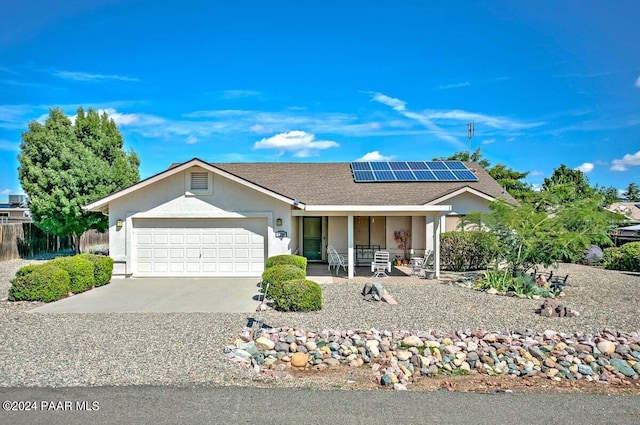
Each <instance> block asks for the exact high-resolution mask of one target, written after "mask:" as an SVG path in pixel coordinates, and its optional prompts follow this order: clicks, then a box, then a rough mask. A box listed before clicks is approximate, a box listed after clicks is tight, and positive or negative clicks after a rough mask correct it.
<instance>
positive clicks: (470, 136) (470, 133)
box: [467, 121, 475, 161]
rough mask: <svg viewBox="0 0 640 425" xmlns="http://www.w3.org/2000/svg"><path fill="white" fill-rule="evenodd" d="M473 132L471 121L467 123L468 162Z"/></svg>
mask: <svg viewBox="0 0 640 425" xmlns="http://www.w3.org/2000/svg"><path fill="white" fill-rule="evenodd" d="M474 130H475V128H474V122H473V121H471V122H469V123H467V139H469V158H468V161H471V139H472V138H473V132H474Z"/></svg>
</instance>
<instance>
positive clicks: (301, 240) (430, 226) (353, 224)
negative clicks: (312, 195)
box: [292, 205, 451, 279]
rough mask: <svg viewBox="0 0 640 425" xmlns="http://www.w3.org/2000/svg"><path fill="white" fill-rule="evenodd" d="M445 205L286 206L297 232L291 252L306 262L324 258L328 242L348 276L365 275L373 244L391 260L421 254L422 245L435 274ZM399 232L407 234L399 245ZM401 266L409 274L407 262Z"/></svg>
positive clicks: (367, 274) (369, 274) (448, 206)
mask: <svg viewBox="0 0 640 425" xmlns="http://www.w3.org/2000/svg"><path fill="white" fill-rule="evenodd" d="M450 211H451V206H450V205H408V206H407V205H403V206H398V205H353V206H348V205H347V206H344V205H340V206H311V205H306V206H305V208H304V209H297V210H296V209H294V210H292V218H293V223H292V225H293V227H294V229H295V230H296V232H295V234H296V235H297V238H296V239H297V240H295V241H294V244H296V245H297V249H296V252H294V253H297V254H298V255H303V256H305V257H307V259H308V260H309V263H310V264H313V263H315V262H326V261H327V247H328V246H332V247H334V248H335V249H336V251H338V252H339V253H342V254H344V256H345V258H346V259H347V262H348V270H347V273H346V278H347V279H353V278H354V277H357V276H366V277H369V278H370V276H371V273H370V269H369V263H370V259H369V256H371V257H372V255H373V252H374V251H375V250H380V251H387V252H389V254H390V259H391V260H393V259H394V258H397V259H401V260H403V259H410V258H412V257H422V256H423V255H424V253H425V251H426V250H433V252H434V268H435V278H436V279H437V278H438V277H439V276H440V233H441V229H442V228H443V226H444V223H443V222H444V216H445V214H447V213H448V212H450ZM401 234H404V235H407V234H408V235H409V238H408V239H405V242H406V243H405V244H404V245H403V244H402V243H401V242H399V241H398V236H399V235H401ZM324 267H325V268H326V264H325V265H324ZM356 268H358V269H357V272H356ZM406 269H407V270H408V271H409V275H410V268H406ZM404 277H405V278H406V277H407V275H405V276H404Z"/></svg>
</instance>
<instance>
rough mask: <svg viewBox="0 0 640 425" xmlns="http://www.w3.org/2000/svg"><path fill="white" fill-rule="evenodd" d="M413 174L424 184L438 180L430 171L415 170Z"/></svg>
mask: <svg viewBox="0 0 640 425" xmlns="http://www.w3.org/2000/svg"><path fill="white" fill-rule="evenodd" d="M413 174H415V175H416V179H417V180H418V181H422V182H428V181H434V180H437V179H436V176H434V175H433V173H432V172H431V171H429V170H415V171H414V172H413Z"/></svg>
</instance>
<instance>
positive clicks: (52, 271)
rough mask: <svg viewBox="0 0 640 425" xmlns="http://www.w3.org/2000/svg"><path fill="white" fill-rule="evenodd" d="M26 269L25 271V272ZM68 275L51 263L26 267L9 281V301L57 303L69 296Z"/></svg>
mask: <svg viewBox="0 0 640 425" xmlns="http://www.w3.org/2000/svg"><path fill="white" fill-rule="evenodd" d="M25 269H27V270H25ZM69 282H70V278H69V273H67V272H66V271H65V270H64V269H62V268H60V267H58V266H56V265H55V264H53V262H48V263H44V264H38V265H33V266H26V267H23V268H22V269H20V270H18V273H17V274H16V277H15V278H14V279H12V280H11V288H9V299H10V300H11V301H43V302H46V303H48V302H51V301H57V300H59V299H61V298H64V297H66V296H67V295H68V294H69Z"/></svg>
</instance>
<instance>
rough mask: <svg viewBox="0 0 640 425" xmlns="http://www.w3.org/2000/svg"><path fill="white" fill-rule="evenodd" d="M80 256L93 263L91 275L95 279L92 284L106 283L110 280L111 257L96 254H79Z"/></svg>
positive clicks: (111, 270)
mask: <svg viewBox="0 0 640 425" xmlns="http://www.w3.org/2000/svg"><path fill="white" fill-rule="evenodd" d="M80 257H82V258H84V259H86V260H89V261H91V262H92V263H93V268H94V271H93V277H94V280H95V284H94V286H95V287H96V288H97V287H98V286H102V285H106V284H107V283H109V282H110V281H111V275H112V274H113V258H111V257H108V256H106V255H96V254H80Z"/></svg>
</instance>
